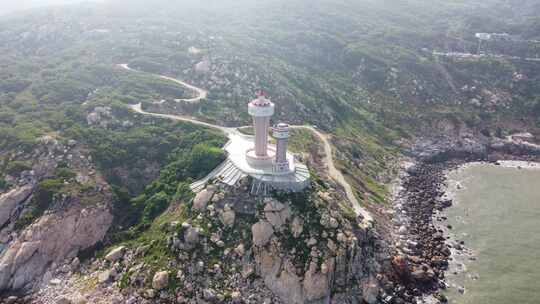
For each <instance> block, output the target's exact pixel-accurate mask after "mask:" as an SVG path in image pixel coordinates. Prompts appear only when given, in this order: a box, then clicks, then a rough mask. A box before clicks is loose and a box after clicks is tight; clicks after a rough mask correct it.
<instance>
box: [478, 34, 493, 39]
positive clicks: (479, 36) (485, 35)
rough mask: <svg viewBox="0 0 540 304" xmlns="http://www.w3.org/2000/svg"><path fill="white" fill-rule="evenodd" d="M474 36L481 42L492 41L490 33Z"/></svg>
mask: <svg viewBox="0 0 540 304" xmlns="http://www.w3.org/2000/svg"><path fill="white" fill-rule="evenodd" d="M474 36H475V37H476V38H477V39H479V40H490V39H491V34H488V33H476V34H475V35H474Z"/></svg>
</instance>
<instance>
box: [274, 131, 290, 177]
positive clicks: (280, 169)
mask: <svg viewBox="0 0 540 304" xmlns="http://www.w3.org/2000/svg"><path fill="white" fill-rule="evenodd" d="M273 136H274V138H275V139H276V158H275V160H274V167H273V168H274V172H276V173H278V174H279V173H290V171H291V169H290V168H289V160H288V159H287V145H288V142H289V125H288V124H286V123H279V124H277V125H276V126H275V127H274V128H273Z"/></svg>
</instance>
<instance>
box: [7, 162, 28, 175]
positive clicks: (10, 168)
mask: <svg viewBox="0 0 540 304" xmlns="http://www.w3.org/2000/svg"><path fill="white" fill-rule="evenodd" d="M31 169H32V166H31V164H30V162H27V161H17V160H16V161H12V162H9V163H8V164H7V166H6V173H7V174H9V175H19V174H21V172H23V171H27V170H31Z"/></svg>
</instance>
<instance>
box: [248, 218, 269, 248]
mask: <svg viewBox="0 0 540 304" xmlns="http://www.w3.org/2000/svg"><path fill="white" fill-rule="evenodd" d="M251 233H252V235H253V244H255V246H259V247H261V246H264V245H266V244H267V243H268V241H270V238H271V237H272V235H273V234H274V228H272V225H270V223H268V222H267V221H259V222H257V223H255V225H253V226H251Z"/></svg>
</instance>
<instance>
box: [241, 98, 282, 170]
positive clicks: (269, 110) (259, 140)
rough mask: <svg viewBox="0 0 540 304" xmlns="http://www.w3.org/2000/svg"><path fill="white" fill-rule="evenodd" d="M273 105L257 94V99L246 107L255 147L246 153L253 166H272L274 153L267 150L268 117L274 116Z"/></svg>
mask: <svg viewBox="0 0 540 304" xmlns="http://www.w3.org/2000/svg"><path fill="white" fill-rule="evenodd" d="M274 107H275V106H274V104H273V103H272V102H271V101H270V100H268V99H267V98H266V97H265V96H264V93H263V92H262V91H261V92H258V93H257V99H255V100H253V101H251V102H250V103H249V105H248V113H249V115H251V116H252V117H253V129H254V131H255V147H254V149H250V150H248V151H247V155H246V157H247V160H248V162H249V163H250V164H251V165H253V166H268V165H272V158H273V157H274V152H273V151H271V150H269V149H268V128H269V127H270V117H271V116H272V115H274Z"/></svg>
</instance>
